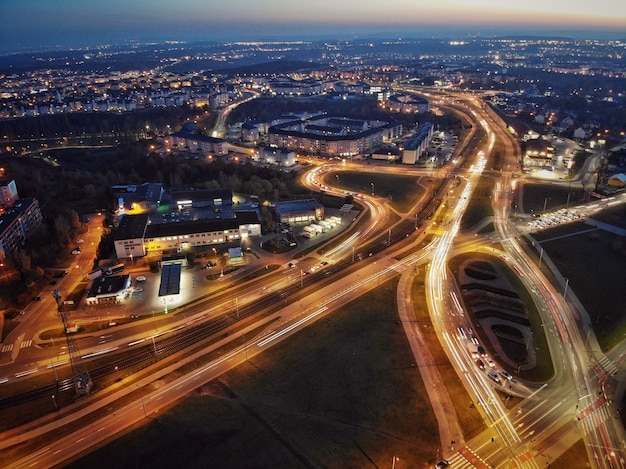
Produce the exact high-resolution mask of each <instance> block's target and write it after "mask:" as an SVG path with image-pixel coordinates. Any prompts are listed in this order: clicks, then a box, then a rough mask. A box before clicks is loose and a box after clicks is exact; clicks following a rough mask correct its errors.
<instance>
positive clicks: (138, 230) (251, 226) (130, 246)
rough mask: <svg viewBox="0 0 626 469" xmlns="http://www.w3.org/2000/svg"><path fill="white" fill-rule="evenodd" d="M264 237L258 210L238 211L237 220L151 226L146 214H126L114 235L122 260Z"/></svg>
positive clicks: (116, 247) (228, 219)
mask: <svg viewBox="0 0 626 469" xmlns="http://www.w3.org/2000/svg"><path fill="white" fill-rule="evenodd" d="M260 235H261V221H260V219H259V215H258V212H257V211H256V210H248V211H239V212H236V214H235V217H234V218H214V219H202V220H188V221H186V220H182V221H181V220H180V219H179V221H178V222H177V223H150V218H149V217H148V216H147V215H145V214H143V215H126V216H125V217H124V219H122V220H121V222H120V225H119V227H118V229H117V230H116V231H115V234H114V239H113V242H114V245H115V254H116V256H117V258H118V259H128V258H139V257H143V256H149V255H154V256H161V255H163V254H164V253H174V252H176V253H178V252H184V251H186V250H188V249H192V248H198V247H203V246H217V245H224V244H229V243H240V242H241V240H242V239H246V238H248V237H252V236H260Z"/></svg>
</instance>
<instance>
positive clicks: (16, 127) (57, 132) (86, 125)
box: [0, 106, 199, 142]
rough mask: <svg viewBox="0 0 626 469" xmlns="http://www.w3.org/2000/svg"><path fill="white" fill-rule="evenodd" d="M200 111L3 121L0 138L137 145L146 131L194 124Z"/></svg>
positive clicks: (183, 108)
mask: <svg viewBox="0 0 626 469" xmlns="http://www.w3.org/2000/svg"><path fill="white" fill-rule="evenodd" d="M198 112H199V111H198V109H194V108H191V107H189V106H179V107H168V108H163V109H142V110H138V111H134V112H125V113H113V112H106V113H103V112H69V113H63V114H51V115H44V116H36V117H23V118H19V119H4V120H0V135H2V136H3V137H4V136H6V140H8V141H9V142H13V141H16V140H17V141H20V140H24V139H35V140H36V139H42V138H43V139H49V138H59V139H62V138H63V137H71V138H80V137H81V136H82V135H87V136H89V135H98V134H102V135H113V136H118V137H119V138H120V139H122V140H123V139H124V138H130V141H135V140H136V136H137V134H140V133H144V132H145V131H146V127H148V129H151V132H156V133H158V132H164V131H166V129H167V128H168V127H167V126H168V125H169V126H170V129H171V131H172V132H173V131H175V130H178V128H179V127H180V126H181V125H182V124H183V123H184V122H186V121H188V120H193V119H195V118H196V116H197V114H198Z"/></svg>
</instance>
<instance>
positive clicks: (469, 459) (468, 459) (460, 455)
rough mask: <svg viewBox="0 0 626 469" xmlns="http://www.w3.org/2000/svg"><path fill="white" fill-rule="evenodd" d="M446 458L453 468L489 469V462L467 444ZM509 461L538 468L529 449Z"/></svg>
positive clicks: (531, 468) (513, 465)
mask: <svg viewBox="0 0 626 469" xmlns="http://www.w3.org/2000/svg"><path fill="white" fill-rule="evenodd" d="M446 459H447V460H448V462H449V463H450V466H449V467H450V468H454V469H491V466H490V465H489V464H487V463H486V462H485V461H484V460H483V459H482V458H481V457H480V456H478V455H477V454H476V453H475V452H474V451H472V450H471V449H470V448H468V447H467V446H466V447H464V448H461V449H459V451H458V452H456V453H454V454H453V455H450V456H448V457H447V458H446ZM510 462H511V463H512V466H511V467H515V468H519V469H538V467H539V466H538V465H537V462H536V461H535V460H534V457H533V453H532V452H530V451H527V452H525V453H524V454H522V455H519V457H516V458H515V460H514V461H510Z"/></svg>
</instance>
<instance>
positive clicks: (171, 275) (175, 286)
mask: <svg viewBox="0 0 626 469" xmlns="http://www.w3.org/2000/svg"><path fill="white" fill-rule="evenodd" d="M182 267H183V266H182V265H181V264H165V265H164V266H163V267H162V268H161V284H160V285H159V296H169V295H178V294H179V293H180V275H181V272H182Z"/></svg>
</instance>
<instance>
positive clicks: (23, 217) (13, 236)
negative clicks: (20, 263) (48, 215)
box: [0, 199, 43, 259]
mask: <svg viewBox="0 0 626 469" xmlns="http://www.w3.org/2000/svg"><path fill="white" fill-rule="evenodd" d="M42 219H43V218H42V216H41V210H40V209H39V202H38V201H37V199H18V200H17V201H15V202H14V203H13V205H12V206H11V208H9V209H7V210H6V211H5V212H4V214H2V215H0V259H4V258H6V257H7V256H9V255H11V254H14V253H16V252H17V251H18V250H19V249H20V248H21V247H22V246H23V245H24V243H26V239H27V238H28V236H29V234H30V233H31V232H32V231H33V230H34V229H35V228H36V227H37V226H39V225H40V224H41V222H42Z"/></svg>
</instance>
